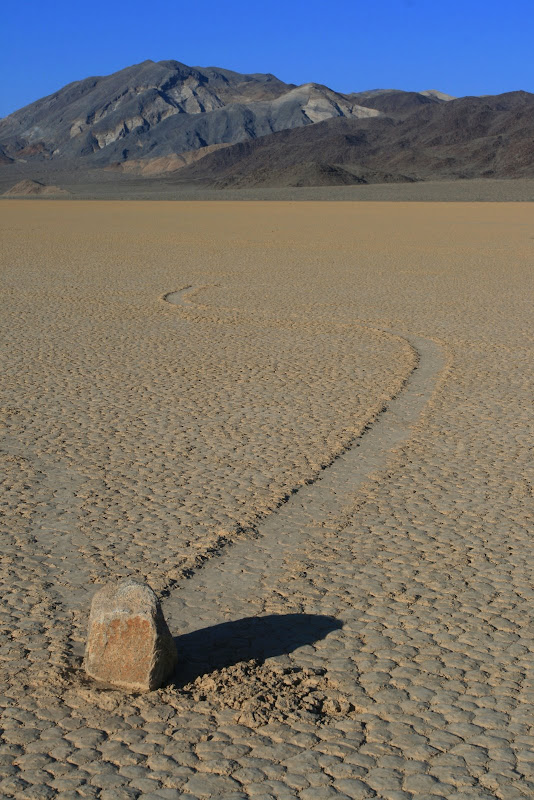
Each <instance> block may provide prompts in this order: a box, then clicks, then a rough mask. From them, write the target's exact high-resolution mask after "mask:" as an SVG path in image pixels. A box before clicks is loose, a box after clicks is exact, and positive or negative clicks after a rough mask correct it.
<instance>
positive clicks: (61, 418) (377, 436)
mask: <svg viewBox="0 0 534 800" xmlns="http://www.w3.org/2000/svg"><path fill="white" fill-rule="evenodd" d="M0 231H1V239H2V386H1V393H2V398H1V401H0V403H1V412H2V420H1V424H2V442H1V445H0V458H1V471H0V479H1V481H2V484H1V485H2V495H1V498H0V503H1V510H2V520H1V525H2V561H1V567H0V581H1V591H2V600H3V603H2V608H1V611H0V619H1V625H2V641H1V645H0V707H1V708H2V720H1V723H0V724H1V729H2V744H1V745H0V777H1V780H0V797H1V798H4V797H6V798H11V797H14V798H49V797H56V796H57V797H61V798H71V797H72V798H74V797H94V798H103V800H108V799H109V800H112V798H113V799H115V798H117V800H121V798H136V797H144V798H155V797H159V798H168V799H169V800H172V798H179V797H184V798H187V799H188V800H191V798H199V799H200V800H203V799H204V798H215V797H224V798H227V800H238V798H249V797H250V798H254V800H267V798H277V799H278V798H280V799H281V800H285V798H302V800H329V798H336V799H337V800H345V798H367V797H378V798H386V799H388V800H389V799H390V798H391V800H397V799H399V800H400V799H401V798H406V800H408V799H409V798H420V799H422V798H440V797H441V798H447V800H449V798H454V799H456V798H458V799H459V798H465V800H468V798H500V799H502V800H514V799H515V798H527V797H532V796H533V794H534V748H533V743H534V736H533V730H532V726H533V720H534V627H533V623H532V619H533V617H534V574H533V572H534V555H533V552H532V544H531V537H532V532H533V527H534V526H533V522H532V520H533V517H534V514H533V512H534V507H533V503H532V466H531V464H532V462H531V460H529V446H531V445H532V426H531V419H532V393H533V387H532V380H531V375H532V307H533V301H534V297H533V295H534V293H533V291H532V264H533V261H534V207H533V206H532V205H530V204H521V205H515V204H497V203H496V204H475V203H473V204H471V203H463V204H453V203H448V204H445V203H444V204H440V203H433V204H429V205H425V204H419V203H410V204H403V203H397V204H394V203H369V204H366V203H362V202H360V203H357V204H356V203H355V204H350V203H334V202H331V203H319V202H315V203H282V202H280V203H276V202H269V203H262V202H256V203H237V202H236V203H233V202H226V203H216V202H213V203H208V202H206V203H202V202H197V203H194V204H187V203H179V202H176V203H172V202H151V203H137V202H131V203H128V202H96V201H95V202H81V201H79V202H76V201H71V202H68V201H66V202H65V201H3V202H2V203H0ZM180 290H184V291H180ZM174 291H178V292H180V294H179V296H178V304H176V305H174V304H171V303H169V302H167V301H165V300H164V299H163V298H164V296H165V295H166V294H167V293H169V292H174ZM529 426H530V427H529ZM530 458H531V456H530ZM232 543H234V544H232ZM118 575H134V576H139V577H142V578H144V579H147V580H148V581H149V582H150V584H151V585H152V586H153V587H154V588H155V589H157V590H158V592H159V593H160V594H161V595H162V597H163V605H164V610H165V613H166V616H167V618H168V620H169V623H170V625H171V629H172V631H173V633H174V634H175V635H176V636H177V637H178V639H177V643H178V647H179V650H180V655H181V657H182V665H181V668H180V671H179V672H178V674H177V677H176V680H175V681H174V682H173V684H172V685H170V686H168V687H166V688H164V689H162V690H160V691H158V692H153V693H150V694H147V695H139V696H128V695H125V694H122V693H121V692H118V691H115V690H111V689H108V688H105V687H99V686H96V685H94V684H91V683H90V682H88V681H86V680H85V679H84V677H83V672H82V670H81V668H80V664H81V656H82V655H83V643H84V636H85V625H86V621H87V617H88V611H89V606H90V601H91V597H92V594H93V593H94V591H95V590H96V588H98V585H99V584H101V583H102V582H105V581H107V580H108V579H110V578H111V577H115V576H118Z"/></svg>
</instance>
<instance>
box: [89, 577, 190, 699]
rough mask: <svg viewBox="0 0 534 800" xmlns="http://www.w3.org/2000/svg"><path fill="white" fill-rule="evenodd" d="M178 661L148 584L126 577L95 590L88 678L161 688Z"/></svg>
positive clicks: (136, 687)
mask: <svg viewBox="0 0 534 800" xmlns="http://www.w3.org/2000/svg"><path fill="white" fill-rule="evenodd" d="M175 665H176V647H175V644H174V641H173V638H172V636H171V634H170V631H169V629H168V627H167V623H166V622H165V619H164V617H163V614H162V612H161V608H160V605H159V602H158V600H157V597H156V595H155V594H154V592H153V591H152V589H151V588H150V587H149V586H147V585H146V584H142V583H138V582H137V581H133V580H126V581H121V582H120V583H118V584H117V583H113V584H109V585H107V586H105V587H104V588H103V589H100V591H98V592H97V593H96V594H95V596H94V598H93V603H92V606H91V616H90V619H89V633H88V638H87V648H86V652H85V671H86V672H87V674H88V675H90V677H92V678H95V679H96V680H99V681H103V682H105V683H110V684H113V685H114V686H119V687H121V688H124V689H129V690H131V691H149V690H151V689H157V688H159V687H160V686H161V685H162V683H163V682H164V681H165V679H166V678H168V677H169V675H170V674H171V673H172V671H173V669H174V667H175Z"/></svg>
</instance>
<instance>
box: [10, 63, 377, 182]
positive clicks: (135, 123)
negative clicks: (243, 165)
mask: <svg viewBox="0 0 534 800" xmlns="http://www.w3.org/2000/svg"><path fill="white" fill-rule="evenodd" d="M378 114H379V112H378V111H377V110H375V109H373V108H371V107H367V106H360V105H358V104H357V103H356V102H355V101H353V100H351V99H350V98H349V97H346V96H345V95H341V94H339V93H337V92H334V91H332V90H331V89H328V87H326V86H321V85H319V84H315V83H309V84H305V85H303V86H294V85H293V84H287V83H283V82H282V81H280V80H278V78H276V77H275V76H274V75H259V74H258V75H242V74H240V73H237V72H231V71H230V70H225V69H219V68H216V67H208V68H197V67H188V66H186V65H185V64H181V63H180V62H178V61H160V62H157V63H155V62H153V61H144V62H143V63H142V64H137V65H135V66H132V67H128V68H127V69H123V70H121V71H120V72H115V73H114V74H113V75H108V76H106V77H96V78H87V79H85V80H83V81H77V82H75V83H71V84H69V85H68V86H65V87H64V88H63V89H60V90H59V91H58V92H56V93H55V94H52V95H50V96H48V97H44V98H43V99H42V100H38V101H37V102H35V103H31V104H30V105H29V106H26V107H25V108H22V109H20V111H16V112H15V113H13V114H11V115H10V116H9V117H6V118H4V119H2V120H0V147H1V148H2V150H0V155H2V157H3V158H4V159H12V160H15V161H16V160H23V161H25V162H28V161H32V160H33V161H43V160H50V161H63V162H69V161H70V162H72V163H73V164H78V165H79V164H80V161H83V163H84V165H91V166H95V167H97V166H107V165H110V164H112V163H113V162H122V161H126V160H130V159H141V158H148V157H149V158H161V157H162V156H169V155H171V154H178V153H183V152H188V151H191V150H197V149H199V148H203V147H205V146H209V145H214V144H233V143H236V142H241V141H246V140H249V139H255V138H257V137H259V136H265V135H266V134H270V133H273V132H274V131H280V130H285V129H288V128H297V127H301V126H304V125H310V124H313V123H315V122H319V121H321V120H325V119H329V118H330V117H337V116H341V117H349V118H360V117H371V116H376V115H378Z"/></svg>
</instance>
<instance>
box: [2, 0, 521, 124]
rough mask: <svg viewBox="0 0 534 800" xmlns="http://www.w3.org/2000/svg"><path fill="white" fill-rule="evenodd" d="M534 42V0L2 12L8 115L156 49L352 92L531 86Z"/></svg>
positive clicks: (164, 55) (229, 2)
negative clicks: (75, 81) (388, 89)
mask: <svg viewBox="0 0 534 800" xmlns="http://www.w3.org/2000/svg"><path fill="white" fill-rule="evenodd" d="M533 43H534V0H509V2H508V3H500V2H495V1H494V0H486V1H485V2H482V1H481V0H463V2H460V1H459V0H448V2H445V3H439V2H435V0H367V1H366V2H361V0H353V2H348V1H346V0H331V2H316V0H308V1H307V2H302V1H301V0H285V1H284V2H282V1H281V0H272V1H271V2H267V3H257V2H254V0H249V2H243V1H242V0H226V2H221V0H204V2H202V3H195V2H187V3H180V2H176V0H175V2H169V1H168V0H151V2H146V0H144V2H140V0H130V2H129V3H124V4H123V3H114V2H108V3H92V4H88V3H85V2H84V3H81V2H79V0H69V2H66V0H50V2H49V3H43V2H42V0H39V2H36V0H28V1H27V2H25V3H18V4H16V5H15V4H10V6H9V10H7V9H6V12H5V13H4V14H3V24H2V29H1V31H0V70H1V80H0V116H4V115H6V114H8V113H10V112H11V111H14V110H15V109H17V108H20V107H21V106H23V105H26V104H27V103H30V102H31V101H33V100H37V99H38V98H40V97H42V96H44V95H46V94H50V93H51V92H53V91H55V90H56V89H59V88H60V87H61V86H64V85H65V84H66V83H70V82H71V81H74V80H79V79H81V78H85V77H87V76H89V75H105V74H108V73H110V72H114V71H115V70H118V69H121V68H122V67H125V66H129V65H130V64H135V63H138V62H140V61H144V60H145V59H147V58H150V59H153V60H154V61H159V60H161V59H176V60H178V61H183V62H184V63H186V64H189V65H194V66H220V67H226V68H228V69H234V70H237V71H239V72H273V73H274V74H275V75H277V76H278V77H279V78H281V79H282V80H285V81H287V82H288V83H305V82H308V81H315V82H317V83H324V84H326V85H327V86H330V87H331V88H333V89H336V90H338V91H342V92H350V91H358V90H361V89H372V88H398V89H441V90H442V91H445V92H448V93H450V94H454V95H466V94H497V93H500V92H505V91H510V90H513V89H526V90H527V91H531V92H532V91H534V44H533Z"/></svg>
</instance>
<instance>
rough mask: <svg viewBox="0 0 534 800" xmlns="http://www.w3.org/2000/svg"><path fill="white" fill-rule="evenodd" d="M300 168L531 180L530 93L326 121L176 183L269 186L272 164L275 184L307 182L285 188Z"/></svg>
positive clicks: (234, 152) (235, 151)
mask: <svg viewBox="0 0 534 800" xmlns="http://www.w3.org/2000/svg"><path fill="white" fill-rule="evenodd" d="M302 164H315V165H316V168H317V167H318V166H319V165H320V166H321V168H322V169H326V168H327V167H336V168H343V169H344V173H347V172H348V173H349V174H352V175H353V176H354V182H355V183H357V182H361V181H362V180H363V181H367V182H377V181H379V182H387V181H391V180H407V181H412V180H425V179H431V178H434V179H436V178H440V179H446V178H447V179H448V178H478V177H502V178H504V177H531V176H534V95H533V94H530V93H528V92H522V91H519V92H510V93H507V94H503V95H497V96H494V97H482V98H478V97H465V98H461V99H458V100H451V101H449V102H447V103H443V104H440V105H436V104H431V105H422V106H421V108H420V109H418V110H417V111H412V113H410V114H408V115H406V116H402V117H401V118H397V119H394V118H392V117H386V116H382V117H379V118H374V119H361V120H350V119H331V120H327V121H324V122H320V123H318V124H317V125H313V126H311V127H309V128H304V129H300V130H287V131H282V132H280V133H276V134H273V135H272V136H269V137H264V138H263V139H258V140H257V141H254V142H243V143H240V144H238V145H234V146H232V147H228V148H225V149H224V150H221V151H218V152H216V153H212V154H210V155H207V156H206V157H205V158H204V159H202V161H200V162H198V163H197V164H195V165H193V166H189V167H186V168H184V169H183V170H182V171H181V172H180V173H179V174H178V175H177V180H179V181H180V182H189V183H191V182H200V183H204V184H206V185H218V186H259V185H273V184H272V183H271V180H272V176H271V175H270V168H272V167H273V165H276V170H277V180H278V181H279V184H277V185H308V184H306V183H304V184H302V183H299V184H293V183H289V184H288V183H287V180H291V176H292V175H293V174H294V172H295V168H296V167H297V166H298V165H302ZM271 171H272V170H271ZM284 176H286V177H284ZM301 179H302V178H301ZM346 180H347V177H346V174H344V181H346Z"/></svg>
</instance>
